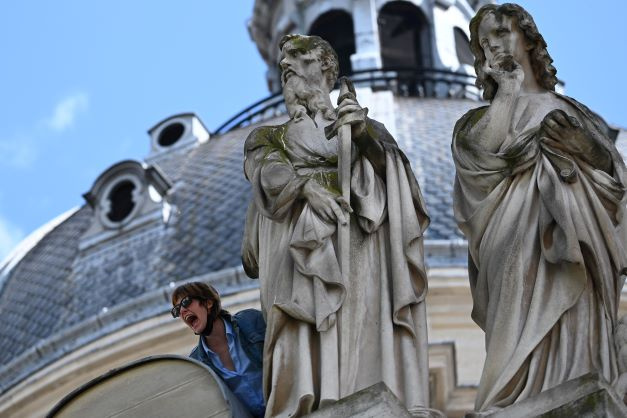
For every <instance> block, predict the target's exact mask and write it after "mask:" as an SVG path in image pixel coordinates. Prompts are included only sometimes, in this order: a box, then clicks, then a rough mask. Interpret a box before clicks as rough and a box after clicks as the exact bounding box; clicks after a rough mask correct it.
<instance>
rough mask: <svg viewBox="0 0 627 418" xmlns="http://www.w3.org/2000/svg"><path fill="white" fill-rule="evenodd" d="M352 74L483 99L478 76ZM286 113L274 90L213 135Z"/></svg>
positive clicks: (400, 91) (377, 86)
mask: <svg viewBox="0 0 627 418" xmlns="http://www.w3.org/2000/svg"><path fill="white" fill-rule="evenodd" d="M349 77H350V79H351V80H352V81H353V83H354V84H355V86H358V87H371V88H372V89H373V90H375V91H391V92H392V93H394V94H395V95H398V96H406V97H431V98H467V99H472V100H480V99H481V92H480V91H479V90H478V89H477V88H476V87H475V84H474V83H475V76H473V75H469V74H465V73H459V72H453V71H447V70H436V69H431V68H422V69H417V68H375V69H368V70H358V71H354V72H353V73H352V74H351V75H350V76H349ZM336 87H337V86H336ZM285 113H286V108H285V101H284V100H283V94H282V93H281V92H279V93H274V94H272V95H270V96H268V97H266V98H264V99H261V100H259V101H257V102H255V103H253V104H251V105H250V106H248V107H247V108H246V109H244V110H242V111H241V112H239V113H237V114H236V115H235V116H233V117H232V118H230V119H229V120H227V121H226V122H224V123H223V124H222V125H220V126H219V127H218V128H217V129H216V130H215V131H214V132H213V133H212V134H213V135H220V134H223V133H226V132H229V131H231V130H233V129H237V128H240V127H243V126H247V125H250V124H254V123H257V122H261V121H263V120H266V119H269V118H272V117H274V116H278V115H281V114H285Z"/></svg>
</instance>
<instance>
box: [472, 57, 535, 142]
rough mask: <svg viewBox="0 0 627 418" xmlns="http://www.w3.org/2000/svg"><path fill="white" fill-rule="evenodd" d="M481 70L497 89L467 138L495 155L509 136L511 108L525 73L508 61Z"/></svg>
mask: <svg viewBox="0 0 627 418" xmlns="http://www.w3.org/2000/svg"><path fill="white" fill-rule="evenodd" d="M510 66H511V67H510ZM509 68H511V70H510V69H509ZM483 70H484V71H485V73H486V74H488V75H489V76H491V77H492V78H493V79H494V80H495V81H496V83H497V84H498V89H497V91H496V94H495V95H494V99H493V100H492V102H491V103H490V106H489V107H488V110H487V111H486V112H485V114H484V115H483V117H482V118H481V120H479V121H478V122H477V123H476V124H475V125H474V126H473V127H472V129H471V131H470V136H471V137H475V138H479V137H480V138H481V142H480V143H478V144H475V146H477V147H480V148H482V149H484V150H486V151H488V152H491V153H496V152H498V151H499V148H500V147H501V144H503V141H505V139H506V138H507V135H508V133H509V125H510V122H511V120H512V116H513V114H514V105H515V104H516V99H517V98H518V96H519V95H520V89H521V86H522V82H523V80H524V78H525V74H524V71H523V69H522V67H521V66H520V65H519V64H518V63H517V62H516V61H514V60H511V61H507V63H503V64H502V65H500V66H498V68H496V69H494V68H491V67H489V66H488V65H487V63H486V65H485V66H484V67H483Z"/></svg>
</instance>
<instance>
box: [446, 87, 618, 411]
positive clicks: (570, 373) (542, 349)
mask: <svg viewBox="0 0 627 418" xmlns="http://www.w3.org/2000/svg"><path fill="white" fill-rule="evenodd" d="M545 97H546V96H545ZM548 98H549V99H550V100H551V101H552V102H553V104H555V105H556V107H558V108H562V109H563V110H565V111H566V112H567V113H569V114H570V115H571V116H575V117H576V118H577V119H578V120H579V121H580V123H581V124H582V125H583V126H584V127H585V128H586V129H587V130H588V131H589V132H590V133H591V134H592V135H593V136H594V138H595V140H596V141H597V142H598V143H599V144H600V145H601V146H602V147H603V148H604V149H605V150H606V152H607V153H608V154H609V155H611V157H612V166H613V168H612V173H611V174H608V173H605V172H603V171H601V170H598V169H595V168H594V167H592V166H591V165H590V164H588V163H587V162H585V161H583V160H581V159H579V158H576V157H573V156H571V155H569V154H567V153H565V152H562V151H559V150H556V149H552V148H550V147H548V146H546V145H544V144H542V145H540V142H539V138H538V137H539V136H540V135H539V130H540V125H539V123H540V121H541V120H542V118H543V117H544V116H545V114H546V111H544V110H542V109H543V106H540V105H538V103H533V102H532V103H528V105H527V106H526V107H525V106H523V107H521V108H518V109H517V112H516V113H515V114H514V116H513V120H512V123H511V127H510V134H509V136H508V139H507V140H505V141H504V142H503V144H502V146H501V147H500V149H499V151H498V152H496V153H490V152H487V151H486V150H485V149H482V148H481V147H480V146H478V144H480V143H481V140H482V138H481V133H478V134H476V133H474V132H473V134H471V128H472V127H473V126H474V125H475V124H476V123H477V122H478V121H479V120H480V119H481V117H483V115H484V114H485V111H486V109H487V108H486V107H483V108H479V109H474V110H472V111H470V112H469V113H467V114H466V115H465V116H464V117H462V118H461V119H460V120H459V121H458V123H457V125H456V127H455V133H454V136H453V144H452V151H453V157H454V160H455V165H456V169H457V176H456V182H455V189H454V210H455V217H456V219H457V222H458V224H459V226H460V229H461V230H462V231H463V232H464V234H465V235H466V237H467V238H468V251H469V255H468V264H469V276H470V285H471V291H472V297H473V302H474V306H473V312H472V317H473V319H474V320H475V322H477V324H478V325H479V326H480V327H481V328H482V329H483V330H484V331H485V333H486V360H485V366H484V370H483V374H482V376H481V380H480V383H479V389H478V393H477V399H476V404H475V407H476V409H477V410H486V409H489V408H499V407H505V406H507V405H510V404H512V403H514V402H516V401H519V400H522V399H525V398H527V397H529V396H532V395H534V394H537V393H539V392H541V391H543V390H546V389H548V388H551V387H553V386H556V385H558V384H559V383H562V382H564V381H566V380H569V379H573V378H576V377H578V376H580V375H582V374H585V373H587V372H592V371H598V372H599V373H600V374H601V375H602V376H604V377H605V379H607V380H608V381H610V382H611V381H612V380H614V378H616V377H617V362H616V348H615V345H614V338H613V333H614V329H615V326H616V322H617V318H616V316H617V309H618V303H619V298H620V293H621V289H622V286H623V282H624V278H623V277H622V274H624V272H625V267H626V266H627V260H626V253H625V243H626V240H625V234H624V230H623V228H624V218H623V212H624V208H625V200H624V194H625V193H624V191H625V190H624V184H625V183H624V177H623V176H624V173H623V171H624V164H623V162H622V159H621V158H620V156H619V154H618V152H617V150H616V148H615V146H614V145H613V143H612V142H611V141H610V140H609V138H608V136H607V134H606V132H607V126H606V125H605V124H604V122H602V121H601V120H600V119H598V118H597V117H596V116H595V115H593V114H592V113H591V112H590V111H589V110H588V109H587V108H585V107H584V106H583V105H581V104H579V103H577V102H576V101H574V100H572V99H570V98H566V97H563V96H559V95H556V94H552V93H551V94H549V95H548Z"/></svg>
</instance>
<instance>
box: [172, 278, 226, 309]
mask: <svg viewBox="0 0 627 418" xmlns="http://www.w3.org/2000/svg"><path fill="white" fill-rule="evenodd" d="M186 296H189V297H191V298H195V299H198V300H200V301H207V300H210V301H212V302H213V306H214V309H215V310H216V311H217V312H226V311H224V310H223V309H222V303H221V302H220V294H219V293H218V291H217V290H216V289H215V287H213V286H211V285H210V284H207V283H203V282H188V283H183V284H182V285H180V286H178V287H177V288H176V289H174V292H172V306H174V305H175V304H176V302H177V301H179V300H181V299H183V298H184V297H186Z"/></svg>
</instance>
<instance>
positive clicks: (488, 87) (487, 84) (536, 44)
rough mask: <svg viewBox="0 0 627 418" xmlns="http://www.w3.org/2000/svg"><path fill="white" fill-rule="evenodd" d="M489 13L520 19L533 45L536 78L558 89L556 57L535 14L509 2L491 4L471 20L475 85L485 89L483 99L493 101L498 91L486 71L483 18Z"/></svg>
mask: <svg viewBox="0 0 627 418" xmlns="http://www.w3.org/2000/svg"><path fill="white" fill-rule="evenodd" d="M489 13H493V14H494V15H495V16H496V18H497V19H499V18H501V17H502V16H509V17H511V18H515V19H516V24H517V25H518V28H519V29H520V31H521V32H522V33H523V34H524V35H525V38H526V39H527V42H529V43H530V44H531V46H532V48H531V50H530V51H529V60H530V63H531V68H532V69H533V74H534V76H535V77H536V81H537V82H538V83H539V84H540V85H541V86H542V87H544V88H546V89H547V90H551V91H555V85H556V84H557V77H556V76H555V74H557V70H556V69H555V67H554V66H553V65H552V64H551V63H552V62H553V59H552V58H551V56H550V55H549V51H547V49H546V48H547V47H546V42H545V41H544V38H543V37H542V35H540V32H539V31H538V27H537V26H536V24H535V22H534V21H533V18H532V17H531V15H530V14H529V13H528V12H527V11H526V10H525V9H523V8H522V7H520V6H519V5H517V4H512V3H505V4H502V5H500V6H497V5H495V4H487V5H485V6H483V7H482V8H481V9H479V11H478V12H477V14H476V15H475V17H473V18H472V20H471V21H470V49H471V50H472V53H473V54H474V55H475V71H476V72H477V81H476V83H475V84H476V85H477V87H478V88H480V89H481V88H482V89H484V90H483V98H484V99H485V100H492V99H493V98H494V95H495V94H496V91H497V90H498V84H497V83H496V81H494V79H493V78H492V77H490V76H489V75H487V74H486V73H485V72H484V71H483V65H484V63H485V60H486V58H485V55H484V54H483V48H481V44H480V40H479V25H480V24H481V21H482V20H483V18H484V17H485V16H486V15H487V14H489Z"/></svg>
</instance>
